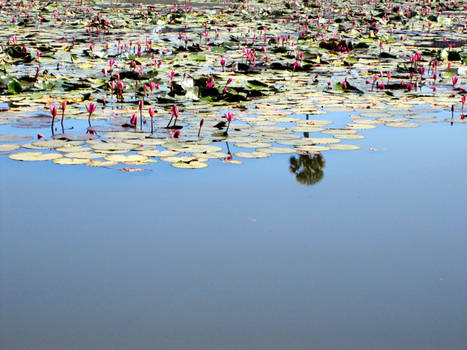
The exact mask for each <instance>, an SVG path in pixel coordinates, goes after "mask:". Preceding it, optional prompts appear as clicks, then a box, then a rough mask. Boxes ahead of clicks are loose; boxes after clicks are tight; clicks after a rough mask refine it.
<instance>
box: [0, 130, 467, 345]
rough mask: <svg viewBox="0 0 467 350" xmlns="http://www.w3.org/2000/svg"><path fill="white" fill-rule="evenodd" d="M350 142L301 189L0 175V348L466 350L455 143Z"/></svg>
mask: <svg viewBox="0 0 467 350" xmlns="http://www.w3.org/2000/svg"><path fill="white" fill-rule="evenodd" d="M84 122H85V123H86V121H84ZM21 132H23V131H22V130H18V133H21ZM361 133H362V134H364V135H366V136H367V138H366V139H364V140H361V141H360V143H359V144H360V145H362V150H361V151H353V152H344V151H342V152H339V151H332V152H325V153H324V157H325V161H326V166H325V167H324V177H323V178H322V180H321V181H319V182H318V183H317V184H316V185H314V186H310V187H308V186H302V185H300V184H298V183H296V182H295V179H294V175H293V174H291V173H290V170H289V167H290V163H289V158H290V155H277V156H273V157H272V158H268V159H263V160H245V164H244V165H242V166H233V165H232V166H231V165H226V164H222V163H220V162H213V164H212V165H211V166H210V167H209V168H207V169H203V170H200V171H181V170H179V169H173V168H171V167H170V166H169V165H168V164H166V163H164V162H160V163H157V164H156V165H155V166H154V167H152V169H153V171H152V172H150V173H145V174H137V175H128V174H125V173H121V172H117V171H114V170H108V169H91V168H87V167H81V166H76V167H71V166H57V165H54V164H44V163H16V162H12V161H10V160H8V159H7V158H6V157H4V156H2V157H0V167H1V169H2V172H1V173H0V174H1V175H0V191H1V192H0V193H1V194H0V213H1V217H0V239H1V244H0V285H1V286H2V287H1V288H0V310H1V312H0V348H1V349H14V350H22V349H32V348H33V349H37V350H41V349H47V350H49V349H125V350H126V349H155V348H157V349H171V350H172V349H308V348H313V349H396V348H397V349H411V350H412V349H423V350H426V349H441V348H442V349H449V350H457V349H459V350H461V349H465V344H466V343H467V338H466V334H465V329H466V327H467V318H466V316H465V314H466V313H465V311H466V310H467V303H466V299H465V290H466V288H467V281H466V274H465V267H466V266H467V265H466V263H467V260H466V255H465V247H466V238H465V232H466V227H467V219H466V216H465V198H466V196H467V186H466V185H465V174H466V173H467V171H466V170H467V162H466V160H465V150H466V149H467V147H466V146H467V141H466V138H465V125H454V126H453V127H450V126H449V124H448V123H441V124H439V123H436V124H426V125H423V126H422V127H420V128H417V129H410V130H402V129H392V128H385V127H378V128H376V129H373V130H368V131H362V132H361ZM369 147H375V148H376V149H377V152H370V151H368V149H369Z"/></svg>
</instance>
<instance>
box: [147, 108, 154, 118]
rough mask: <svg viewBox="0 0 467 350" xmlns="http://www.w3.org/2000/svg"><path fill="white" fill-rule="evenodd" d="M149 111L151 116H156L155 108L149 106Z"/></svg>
mask: <svg viewBox="0 0 467 350" xmlns="http://www.w3.org/2000/svg"><path fill="white" fill-rule="evenodd" d="M148 113H149V116H150V117H151V118H154V108H152V107H149V108H148Z"/></svg>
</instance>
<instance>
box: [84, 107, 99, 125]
mask: <svg viewBox="0 0 467 350" xmlns="http://www.w3.org/2000/svg"><path fill="white" fill-rule="evenodd" d="M96 108H97V105H96V104H95V103H94V102H91V103H90V104H89V106H86V110H87V111H88V113H89V115H88V123H89V125H91V115H92V114H93V113H94V112H95V111H96Z"/></svg>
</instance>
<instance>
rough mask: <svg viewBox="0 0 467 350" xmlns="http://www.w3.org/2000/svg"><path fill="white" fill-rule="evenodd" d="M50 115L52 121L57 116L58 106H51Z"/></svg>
mask: <svg viewBox="0 0 467 350" xmlns="http://www.w3.org/2000/svg"><path fill="white" fill-rule="evenodd" d="M49 109H50V114H51V115H52V120H53V118H55V117H56V116H57V106H56V105H50V107H49Z"/></svg>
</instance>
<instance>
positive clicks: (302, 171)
mask: <svg viewBox="0 0 467 350" xmlns="http://www.w3.org/2000/svg"><path fill="white" fill-rule="evenodd" d="M325 164H326V161H325V159H324V157H323V156H322V155H321V154H300V155H298V158H297V157H295V156H292V157H290V159H289V170H290V172H291V173H292V174H294V175H295V179H296V180H297V182H298V183H300V184H302V185H307V186H311V185H315V184H316V183H318V182H320V181H321V179H322V178H323V176H324V173H323V168H324V165H325Z"/></svg>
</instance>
